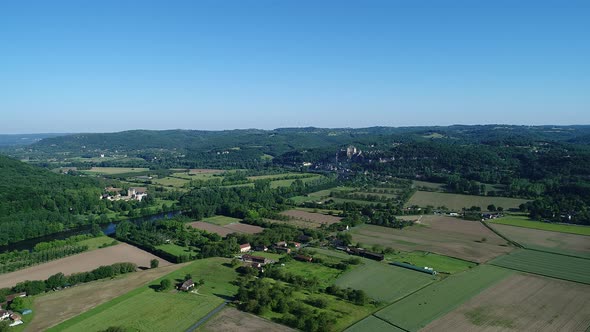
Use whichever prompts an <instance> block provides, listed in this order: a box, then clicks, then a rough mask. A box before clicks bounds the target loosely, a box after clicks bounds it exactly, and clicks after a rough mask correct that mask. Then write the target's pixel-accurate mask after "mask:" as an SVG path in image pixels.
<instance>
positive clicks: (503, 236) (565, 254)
mask: <svg viewBox="0 0 590 332" xmlns="http://www.w3.org/2000/svg"><path fill="white" fill-rule="evenodd" d="M481 223H482V224H483V225H484V226H486V227H487V228H489V229H490V230H491V231H492V232H494V233H496V235H498V236H499V237H501V238H503V239H504V240H506V241H508V243H511V244H513V245H515V246H517V247H518V248H521V249H525V250H532V251H538V252H543V253H548V254H554V255H561V256H567V257H574V258H582V259H586V260H590V257H585V256H583V255H576V254H574V253H571V254H570V253H565V252H557V251H551V250H543V249H540V248H534V247H530V246H528V245H522V244H520V243H518V242H516V241H514V240H512V239H510V238H509V237H507V236H505V235H504V234H502V233H501V232H500V231H498V230H496V229H494V227H492V226H491V225H490V224H489V223H487V222H485V221H483V220H482V221H481ZM507 226H512V225H507ZM513 227H521V226H513ZM521 228H526V227H521ZM527 229H534V228H527ZM542 231H544V230H542ZM545 232H555V231H545ZM556 233H559V232H556ZM563 234H571V233H563ZM574 235H580V234H574ZM582 236H585V235H582ZM548 249H550V248H548ZM496 266H497V265H496Z"/></svg>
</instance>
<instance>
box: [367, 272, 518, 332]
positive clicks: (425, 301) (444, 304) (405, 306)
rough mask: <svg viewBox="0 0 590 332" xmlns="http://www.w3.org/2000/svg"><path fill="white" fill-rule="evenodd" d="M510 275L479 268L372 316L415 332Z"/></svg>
mask: <svg viewBox="0 0 590 332" xmlns="http://www.w3.org/2000/svg"><path fill="white" fill-rule="evenodd" d="M512 273H513V272H511V271H510V270H506V269H502V268H497V267H494V266H489V265H482V266H479V267H477V268H474V269H471V270H468V271H465V272H463V273H460V274H457V275H453V276H450V277H448V278H446V279H444V280H443V281H440V282H437V283H434V284H431V285H429V286H428V287H425V288H423V289H421V290H420V291H418V292H416V293H414V294H412V295H411V296H408V297H406V298H404V299H402V300H400V301H398V302H395V303H393V304H392V305H390V306H388V307H386V308H385V309H383V310H380V311H378V312H377V313H376V314H375V316H377V317H379V318H381V319H384V320H386V321H388V322H390V323H392V324H395V325H396V326H399V327H402V328H404V329H406V330H409V331H417V330H419V329H421V328H423V327H424V326H426V325H427V324H428V323H430V322H431V321H433V320H435V319H436V318H438V317H441V316H443V315H444V314H446V313H448V312H450V311H452V310H453V309H455V308H456V307H457V306H459V305H460V304H462V303H464V302H465V301H467V300H469V299H470V298H472V297H473V296H475V295H477V294H478V293H480V292H481V291H482V290H484V289H486V288H488V287H490V286H492V285H493V284H495V283H497V282H498V281H500V280H502V279H504V278H505V277H507V276H509V275H510V274H512Z"/></svg>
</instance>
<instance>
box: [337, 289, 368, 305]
mask: <svg viewBox="0 0 590 332" xmlns="http://www.w3.org/2000/svg"><path fill="white" fill-rule="evenodd" d="M326 293H327V294H330V295H334V296H336V297H339V298H341V299H344V300H347V301H350V302H352V303H354V304H356V305H365V304H367V302H369V300H370V299H369V297H368V296H367V294H366V293H365V291H363V290H361V289H352V288H340V287H338V286H336V285H332V286H328V287H327V288H326Z"/></svg>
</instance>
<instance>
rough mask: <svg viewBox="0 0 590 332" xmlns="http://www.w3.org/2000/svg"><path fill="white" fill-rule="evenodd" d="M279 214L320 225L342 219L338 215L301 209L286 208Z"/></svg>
mask: <svg viewBox="0 0 590 332" xmlns="http://www.w3.org/2000/svg"><path fill="white" fill-rule="evenodd" d="M281 214H282V215H284V216H288V217H290V218H293V219H298V220H303V221H307V222H312V223H316V224H318V225H322V224H326V225H331V224H335V223H339V222H340V220H342V218H340V217H335V216H330V215H327V214H322V213H313V212H307V211H301V210H287V211H284V212H281Z"/></svg>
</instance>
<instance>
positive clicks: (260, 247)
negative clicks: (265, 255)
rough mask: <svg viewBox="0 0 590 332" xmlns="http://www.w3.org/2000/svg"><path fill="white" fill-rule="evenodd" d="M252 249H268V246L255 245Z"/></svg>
mask: <svg viewBox="0 0 590 332" xmlns="http://www.w3.org/2000/svg"><path fill="white" fill-rule="evenodd" d="M254 250H256V251H268V247H267V246H256V247H254Z"/></svg>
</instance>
